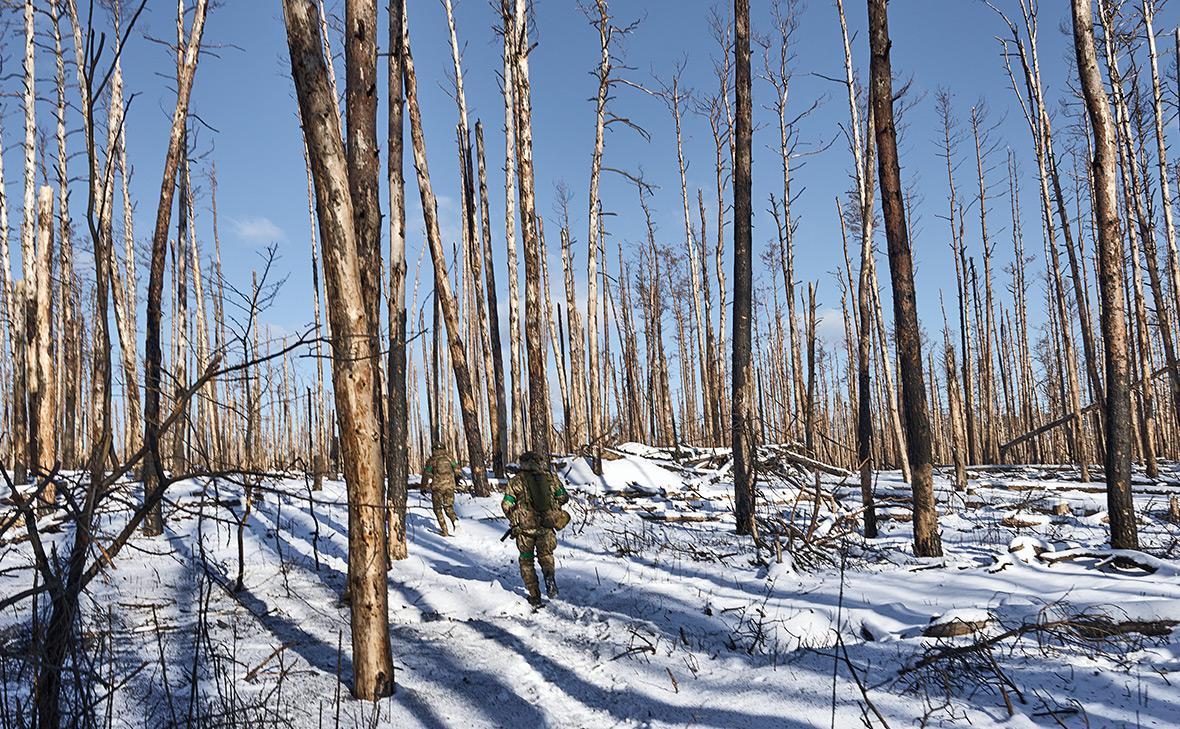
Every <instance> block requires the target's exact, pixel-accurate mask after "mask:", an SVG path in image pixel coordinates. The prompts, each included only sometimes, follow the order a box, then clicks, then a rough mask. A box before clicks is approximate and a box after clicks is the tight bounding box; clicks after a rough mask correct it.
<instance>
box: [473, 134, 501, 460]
mask: <svg viewBox="0 0 1180 729" xmlns="http://www.w3.org/2000/svg"><path fill="white" fill-rule="evenodd" d="M475 147H476V157H477V158H478V160H479V209H480V229H481V230H482V231H483V261H484V266H485V268H486V272H487V278H488V280H487V284H488V288H487V297H488V309H487V311H488V319H489V324H488V334H489V337H490V343H489V346H490V348H491V358H492V389H493V390H494V391H495V413H496V417H495V420H494V421H493V422H494V423H495V429H494V432H493V433H492V472H493V473H495V474H496V477H497V478H503V477H504V474H505V471H504V466H505V464H506V463H507V461H508V406H507V403H506V402H505V400H504V354H503V348H502V347H501V346H500V308H499V299H500V296H499V293H498V292H497V291H496V266H495V259H494V258H493V257H492V232H491V225H492V221H491V209H490V207H489V206H488V174H487V166H486V164H485V161H484V148H483V125H482V124H480V123H479V122H476V123H475Z"/></svg>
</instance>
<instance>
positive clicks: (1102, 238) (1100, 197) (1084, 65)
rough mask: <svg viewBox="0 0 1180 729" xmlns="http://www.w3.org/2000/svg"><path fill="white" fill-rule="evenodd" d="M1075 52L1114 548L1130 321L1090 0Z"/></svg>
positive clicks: (1128, 535)
mask: <svg viewBox="0 0 1180 729" xmlns="http://www.w3.org/2000/svg"><path fill="white" fill-rule="evenodd" d="M1071 9H1072V11H1073V41H1074V55H1075V57H1076V59H1077V67H1078V75H1079V77H1080V78H1081V82H1082V94H1083V96H1084V97H1085V101H1086V112H1087V114H1088V115H1089V118H1090V127H1091V129H1092V131H1093V134H1094V158H1093V161H1092V163H1091V170H1092V173H1093V176H1094V191H1093V198H1094V200H1093V202H1094V215H1095V217H1096V218H1097V223H1098V283H1099V293H1100V295H1101V302H1102V321H1101V324H1102V338H1103V340H1104V341H1105V344H1106V346H1105V365H1106V367H1105V368H1106V382H1105V384H1106V400H1105V404H1104V409H1105V411H1106V431H1105V432H1106V463H1105V465H1106V498H1107V507H1108V509H1109V514H1110V543H1111V546H1112V547H1114V548H1115V549H1138V548H1139V533H1138V528H1137V526H1136V524H1135V505H1134V502H1133V500H1132V497H1131V440H1132V433H1133V428H1132V423H1131V397H1130V362H1129V357H1128V352H1127V322H1126V311H1125V308H1124V307H1125V304H1124V301H1123V278H1124V271H1123V238H1122V232H1121V230H1120V224H1119V214H1118V195H1117V192H1116V188H1117V185H1118V182H1117V178H1116V173H1115V165H1116V164H1117V157H1116V151H1115V150H1116V147H1115V145H1116V144H1117V138H1116V131H1115V127H1114V121H1113V119H1112V117H1111V113H1110V101H1109V99H1108V98H1107V96H1106V89H1105V87H1104V84H1103V80H1102V73H1101V71H1099V69H1098V52H1097V50H1096V48H1095V43H1094V11H1093V7H1092V5H1091V3H1090V0H1072V3H1071Z"/></svg>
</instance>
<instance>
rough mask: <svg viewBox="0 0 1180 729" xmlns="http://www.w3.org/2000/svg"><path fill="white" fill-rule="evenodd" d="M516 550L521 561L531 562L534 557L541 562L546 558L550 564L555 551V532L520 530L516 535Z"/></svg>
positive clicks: (547, 530)
mask: <svg viewBox="0 0 1180 729" xmlns="http://www.w3.org/2000/svg"><path fill="white" fill-rule="evenodd" d="M516 548H517V549H518V550H519V551H520V558H521V559H522V560H525V559H528V560H531V559H532V558H533V557H534V556H536V557H538V558H540V559H541V561H542V562H544V561H545V558H546V557H548V558H549V561H550V562H552V561H553V552H554V550H556V549H557V532H555V531H553V530H552V529H522V530H520V531H518V532H517V533H516Z"/></svg>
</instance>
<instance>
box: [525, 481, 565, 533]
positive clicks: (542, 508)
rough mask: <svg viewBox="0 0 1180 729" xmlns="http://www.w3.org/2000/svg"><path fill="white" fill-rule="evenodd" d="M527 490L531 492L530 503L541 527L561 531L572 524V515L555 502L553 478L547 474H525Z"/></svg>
mask: <svg viewBox="0 0 1180 729" xmlns="http://www.w3.org/2000/svg"><path fill="white" fill-rule="evenodd" d="M523 476H524V483H525V488H526V489H528V492H529V503H530V504H532V506H533V511H534V512H535V513H536V515H537V519H538V520H539V521H540V522H541V526H543V527H545V528H546V529H557V530H559V531H560V530H561V529H564V528H565V527H566V525H567V524H569V523H570V515H569V514H567V513H566V512H565V510H564V509H562V508H561V507H560V506H558V505H557V502H556V501H554V500H553V488H552V481H551V477H550V476H549V474H547V473H534V472H525V473H524V474H523Z"/></svg>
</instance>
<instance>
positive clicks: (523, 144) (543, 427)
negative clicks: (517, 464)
mask: <svg viewBox="0 0 1180 729" xmlns="http://www.w3.org/2000/svg"><path fill="white" fill-rule="evenodd" d="M509 2H510V0H501V14H502V16H503V18H504V29H505V32H504V42H505V43H508V44H510V48H511V50H510V56H511V59H512V84H513V94H514V97H513V101H514V106H513V110H514V114H513V118H514V122H515V125H514V130H513V131H514V132H515V135H516V176H517V181H518V189H517V193H518V195H519V201H520V221H521V229H522V231H523V238H524V271H525V301H524V316H525V325H524V326H525V346H526V347H527V349H528V382H529V399H528V409H529V413H528V416H529V418H528V419H529V446H530V448H531V449H532V450H534V451H536V452H538V453H540V454H542V457H543V458H546V459H548V457H549V436H550V424H549V419H550V413H549V377H548V366H547V365H546V359H545V352H546V347H545V329H544V308H543V307H544V303H543V302H542V292H541V276H542V273H541V258H542V257H543V256H544V255H545V252H544V249H543V243H542V242H541V240H540V237H539V235H538V233H537V204H536V181H535V178H534V174H533V121H532V119H533V113H532V92H531V90H530V89H531V87H530V82H529V60H528V57H529V50H530V48H529V44H528V22H527V12H526V9H527V8H526V5H527V3H526V0H515V5H514V6H513V7H511V8H510V7H509Z"/></svg>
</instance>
